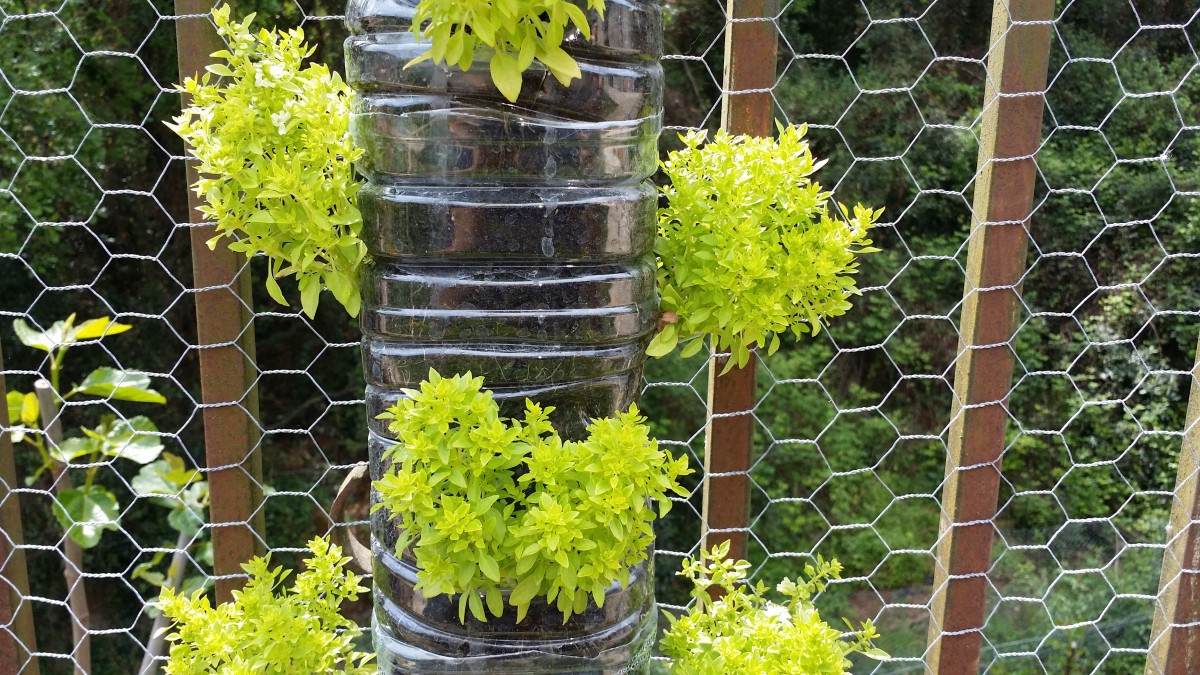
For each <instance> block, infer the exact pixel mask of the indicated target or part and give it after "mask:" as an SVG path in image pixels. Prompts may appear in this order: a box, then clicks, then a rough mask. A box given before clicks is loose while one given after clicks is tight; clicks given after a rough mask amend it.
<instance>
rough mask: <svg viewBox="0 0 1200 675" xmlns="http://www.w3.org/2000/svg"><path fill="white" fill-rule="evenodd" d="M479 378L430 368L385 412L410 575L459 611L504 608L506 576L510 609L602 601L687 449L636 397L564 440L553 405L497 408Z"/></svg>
mask: <svg viewBox="0 0 1200 675" xmlns="http://www.w3.org/2000/svg"><path fill="white" fill-rule="evenodd" d="M482 387H483V378H473V377H471V376H470V374H469V373H468V374H466V375H459V376H455V377H447V378H443V377H441V376H440V375H438V373H437V372H435V371H430V374H429V380H428V381H426V382H423V383H422V384H421V389H420V391H406V392H405V393H406V395H407V397H406V398H404V399H401V401H400V402H399V403H397V405H396V406H394V407H393V408H391V409H390V410H389V411H388V413H385V415H384V417H385V418H386V419H391V420H392V424H391V427H390V428H391V431H392V433H393V434H395V436H396V438H397V439H399V441H400V443H399V444H398V445H396V446H395V447H393V448H391V449H390V450H389V451H388V452H387V453H386V455H385V457H386V459H388V460H390V461H391V469H390V471H388V472H387V473H385V474H384V475H383V476H382V477H381V478H380V480H378V481H375V484H374V485H375V489H376V490H377V491H378V492H379V503H378V504H377V506H376V508H386V509H388V510H389V511H390V512H391V513H392V515H393V517H395V518H396V521H395V522H396V525H397V527H398V528H399V530H400V532H399V542H398V545H397V551H398V552H402V551H404V549H406V548H409V547H410V546H411V548H412V551H413V554H414V555H415V556H416V559H417V565H418V567H419V568H420V569H419V573H418V577H417V581H418V583H417V588H418V589H419V590H421V592H422V593H424V594H425V595H426V596H427V597H436V596H438V595H458V596H459V598H458V610H459V618H460V620H465V619H466V616H467V614H468V613H469V614H471V615H472V616H474V617H475V618H476V619H478V620H480V621H482V620H484V619H485V617H486V616H487V614H488V613H490V614H492V615H493V616H500V615H501V614H502V613H503V611H504V602H503V597H502V594H501V590H502V589H511V591H512V592H511V594H510V595H509V604H510V605H512V606H514V607H516V612H517V617H516V618H517V620H518V621H520V620H522V619H523V618H524V616H525V614H526V612H527V611H528V609H529V605H530V603H531V602H532V601H533V600H534V598H538V597H543V598H545V600H546V602H547V603H549V604H551V605H552V606H553V607H555V608H557V609H558V611H560V612H562V614H563V618H564V620H566V619H567V618H569V617H570V616H571V615H572V614H575V613H579V612H582V611H583V610H584V609H585V608H586V607H587V605H588V603H589V602H595V603H597V604H600V605H603V602H604V592H605V590H607V589H608V588H609V587H610V586H612V585H613V584H614V583H620V584H622V585H625V584H628V583H629V573H630V569H631V568H633V567H634V566H636V565H638V564H639V563H641V562H642V561H644V560H645V559H646V553H647V550H648V548H649V546H650V543H651V541H652V539H653V536H654V532H653V528H652V525H653V522H654V519H655V517H656V516H657V515H659V514H663V513H665V512H666V510H667V509H668V508H669V507H670V504H671V502H670V500H669V498H668V495H669V494H671V493H676V494H686V491H685V490H683V489H682V488H681V487H680V486H679V484H678V482H677V479H678V478H679V477H680V476H682V475H685V474H687V473H690V472H691V471H690V469H688V466H687V459H686V458H679V459H672V458H671V457H670V455H668V454H667V453H665V452H663V451H662V450H660V449H659V447H658V443H657V442H656V441H654V440H653V439H652V438H650V436H649V429H648V428H647V427H646V425H645V420H644V418H642V417H641V416H640V414H639V413H638V410H637V408H636V407H631V408H630V409H629V411H627V412H624V413H619V414H618V415H617V416H616V417H614V418H607V419H599V420H593V422H592V424H591V426H590V427H589V428H588V437H587V438H586V439H584V440H582V441H579V442H574V441H563V440H562V439H561V438H560V437H559V436H558V434H557V433H556V432H555V431H554V429H553V428H552V427H551V426H550V423H549V421H548V416H549V414H550V412H551V411H552V409H551V408H545V409H543V408H541V407H540V406H538V405H536V404H534V403H532V402H527V404H526V406H527V408H526V412H525V417H524V419H502V418H501V417H500V414H499V407H498V406H497V404H496V402H495V401H494V400H493V398H492V394H491V392H489V391H485V390H483V388H482ZM656 507H657V509H656ZM485 610H486V611H485Z"/></svg>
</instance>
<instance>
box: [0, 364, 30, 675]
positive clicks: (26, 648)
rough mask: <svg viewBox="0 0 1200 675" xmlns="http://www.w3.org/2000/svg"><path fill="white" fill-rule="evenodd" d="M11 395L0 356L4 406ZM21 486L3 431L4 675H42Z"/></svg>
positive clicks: (0, 649)
mask: <svg viewBox="0 0 1200 675" xmlns="http://www.w3.org/2000/svg"><path fill="white" fill-rule="evenodd" d="M7 394H8V389H6V388H5V383H4V354H3V352H0V402H2V401H3V400H4V398H5V397H6V396H7ZM11 425H12V421H11V420H9V419H8V406H6V405H0V427H9V426H11ZM17 485H19V483H17V468H16V464H15V462H14V458H13V446H12V439H11V438H10V437H9V435H8V432H3V431H0V532H3V536H0V577H3V578H4V585H5V586H6V589H5V591H4V592H0V625H2V626H4V627H5V630H2V631H0V675H16V674H17V673H26V674H27V675H38V672H39V670H38V660H37V658H36V657H33V656H31V653H32V652H36V651H37V636H36V633H35V631H34V628H33V611H32V605H31V604H30V602H29V601H27V600H24V598H27V597H29V573H28V568H27V567H26V566H25V549H23V548H21V545H22V544H24V543H25V532H24V528H23V526H22V524H21V504H20V500H19V498H18V497H17V495H16V494H14V493H12V492H11V490H12V488H13V487H15V486H17Z"/></svg>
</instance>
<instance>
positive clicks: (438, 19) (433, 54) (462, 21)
mask: <svg viewBox="0 0 1200 675" xmlns="http://www.w3.org/2000/svg"><path fill="white" fill-rule="evenodd" d="M604 6H605V3H604V0H587V8H588V9H589V10H595V11H596V12H597V13H598V14H599V15H600V16H601V17H603V16H604ZM412 25H413V28H412V30H413V32H414V33H417V34H419V35H420V36H421V37H423V38H426V39H429V40H431V41H432V45H431V47H430V48H429V51H427V52H425V53H424V54H422V55H420V56H418V57H417V58H416V59H413V61H412V62H411V63H409V64H408V65H412V64H414V63H419V62H421V61H424V60H426V59H433V62H434V63H445V64H447V65H451V66H458V67H459V68H461V69H462V70H467V69H468V68H470V67H471V64H472V63H473V62H474V60H475V50H476V49H478V48H479V47H480V46H482V47H483V48H485V49H488V50H490V51H491V54H492V58H491V62H490V63H491V73H492V81H493V82H495V83H496V88H498V89H499V90H500V93H502V94H504V97H505V98H507V99H508V100H509V101H516V100H517V96H518V95H520V93H521V73H523V72H524V71H525V69H527V68H529V66H530V65H531V64H532V63H533V62H534V61H535V60H537V61H539V62H541V63H542V65H544V66H545V67H546V69H547V70H549V71H550V72H551V73H552V74H553V75H554V77H555V78H556V79H557V80H558V81H559V82H560V83H562V85H563V86H564V87H566V86H569V85H570V84H571V80H573V79H575V78H577V77H580V72H579V64H578V63H576V62H575V59H573V58H571V56H570V55H568V54H567V53H566V52H565V51H563V49H562V47H561V46H560V45H561V44H562V41H563V33H564V32H565V31H566V29H567V27H568V26H569V25H574V26H575V28H576V29H578V30H579V32H580V33H582V34H583V36H584V37H585V38H589V39H590V38H591V29H590V28H589V27H588V21H587V17H586V16H585V15H584V11H583V10H582V9H580V8H579V6H578V5H576V4H573V3H571V2H567V1H566V0H504V1H502V2H496V1H495V0H422V1H421V3H420V4H418V5H417V10H416V13H415V15H414V16H413V24H412Z"/></svg>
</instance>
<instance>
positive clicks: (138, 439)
mask: <svg viewBox="0 0 1200 675" xmlns="http://www.w3.org/2000/svg"><path fill="white" fill-rule="evenodd" d="M95 431H100V429H96V430H95ZM102 438H103V447H102V448H101V449H102V451H103V452H104V454H105V455H107V456H109V457H123V458H125V459H130V460H133V461H135V462H137V463H138V464H148V463H150V462H153V461H154V460H156V459H158V456H159V455H160V454H162V450H163V444H162V438H161V437H159V436H158V427H156V426H155V425H154V422H151V421H150V420H149V419H148V418H146V417H144V416H142V415H138V416H137V417H133V418H131V419H129V420H115V421H114V422H113V423H112V424H110V425H108V426H107V428H104V429H103V434H102Z"/></svg>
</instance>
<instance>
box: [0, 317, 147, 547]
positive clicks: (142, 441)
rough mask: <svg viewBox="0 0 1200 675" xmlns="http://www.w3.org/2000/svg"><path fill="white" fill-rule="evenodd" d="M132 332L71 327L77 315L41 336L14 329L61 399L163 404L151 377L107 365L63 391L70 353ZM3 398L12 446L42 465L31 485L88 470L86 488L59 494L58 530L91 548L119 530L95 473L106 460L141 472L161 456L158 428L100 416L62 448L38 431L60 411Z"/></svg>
mask: <svg viewBox="0 0 1200 675" xmlns="http://www.w3.org/2000/svg"><path fill="white" fill-rule="evenodd" d="M131 328H132V326H130V325H129V324H124V323H117V322H116V321H113V320H111V319H109V318H108V317H101V318H98V319H90V320H88V321H84V322H83V323H81V324H79V325H78V326H76V325H75V315H74V314H72V315H71V316H69V317H67V318H66V319H65V320H63V321H56V322H54V324H52V325H51V326H50V327H49V328H48V329H46V330H44V331H37V330H35V329H33V328H32V327H30V326H29V324H27V323H25V321H24V320H22V319H17V320H16V321H14V322H13V331H14V332H15V333H16V334H17V338H18V339H19V340H20V341H21V343H22V344H24V345H25V346H26V347H31V348H33V349H37V350H39V351H43V352H46V354H47V355H48V358H47V363H48V364H49V370H50V372H49V382H50V387H51V389H52V391H53V392H54V396H55V397H58V399H59V400H61V401H67V400H70V399H72V398H75V397H77V396H79V395H84V396H94V397H98V398H102V399H106V400H110V401H132V402H136V403H166V401H167V399H166V398H164V397H163V395H162V394H160V393H158V392H157V391H155V390H153V389H151V388H150V378H149V376H147V375H145V374H144V373H138V372H133V371H126V370H117V369H115V368H109V367H101V368H96V369H95V370H93V371H92V372H91V373H90V374H89V375H88V376H87V377H85V378H84V379H83V381H82V382H80V383H79V384H76V385H75V386H73V387H71V388H70V390H68V391H63V389H62V388H61V382H60V380H61V373H62V368H63V363H64V361H65V360H66V357H67V352H69V351H70V350H71V348H72V347H74V346H76V345H77V344H78V343H79V342H82V341H94V340H100V339H103V338H105V337H108V336H110V335H119V334H121V333H124V332H126V331H128V330H130V329H131ZM6 398H7V405H8V418H9V419H10V420H12V424H13V428H12V431H11V433H12V440H13V442H14V443H21V442H25V443H27V444H29V445H31V446H32V447H33V448H34V449H36V450H37V452H38V455H39V457H41V460H42V461H41V466H39V467H38V468H37V470H36V471H35V472H34V473H33V475H32V476H30V477H29V478H27V479H26V482H27V484H31V485H32V484H33V483H34V482H35V481H37V479H38V478H39V477H40V476H41V475H42V474H43V473H46V472H51V473H54V474H55V475H57V473H56V472H58V471H61V470H62V468H63V467H67V466H70V465H71V464H72V463H76V464H78V463H83V464H85V465H86V466H87V470H86V474H85V475H86V478H85V480H84V484H83V485H80V486H76V487H67V488H65V489H61V490H59V491H58V494H57V501H56V502H55V503H54V509H53V511H54V517H55V518H57V519H58V522H59V524H60V525H62V528H63V531H64V532H66V533H67V534H68V535H69V536H70V537H71V539H72V540H73V541H74V542H75V543H77V544H79V546H80V547H81V548H85V549H86V548H93V547H95V546H96V545H97V544H99V543H100V539H101V537H102V536H104V532H105V531H115V530H116V529H117V527H118V520H119V519H120V514H121V505H120V503H119V502H118V500H117V496H116V495H114V494H113V493H112V491H111V490H109V489H108V488H106V487H104V486H102V485H99V484H97V483H96V477H97V473H98V472H99V470H100V469H101V468H102V467H104V466H105V463H104V460H106V459H118V458H124V459H128V460H131V461H133V462H136V463H138V464H141V465H142V466H143V470H146V468H147V467H148V466H149V465H151V463H153V462H155V460H157V459H158V458H159V456H160V455H162V454H163V444H162V437H161V436H160V435H159V433H158V427H156V426H155V425H154V422H152V421H151V420H150V418H148V417H145V416H143V415H137V416H136V417H131V418H128V419H125V418H118V417H117V416H115V415H104V416H103V417H102V418H101V419H100V424H98V425H97V426H95V427H92V428H87V427H84V428H82V429H81V431H82V432H83V433H82V435H80V436H73V437H70V438H66V439H63V440H62V442H61V443H59V442H55V440H53V439H51V438H50V437H49V436H48V435H47V434H46V433H45V432H44V431H43V428H44V427H48V426H49V425H50V423H51V422H52V421H54V420H55V419H56V418H58V417H59V415H58V410H57V409H55V410H42V409H41V405H40V403H39V402H38V397H37V395H36V394H34V393H33V392H28V393H21V392H19V391H15V390H14V391H10V392H8V394H7V395H6ZM56 403H57V401H56Z"/></svg>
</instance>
